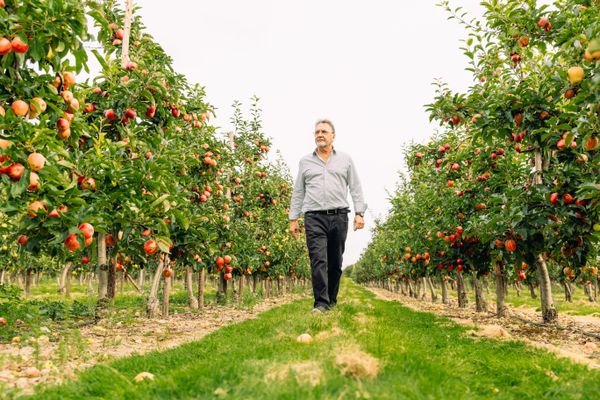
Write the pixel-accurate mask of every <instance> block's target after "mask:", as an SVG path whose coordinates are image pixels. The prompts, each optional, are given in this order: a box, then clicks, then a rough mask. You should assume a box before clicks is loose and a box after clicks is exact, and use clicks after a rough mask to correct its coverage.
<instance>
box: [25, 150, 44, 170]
mask: <svg viewBox="0 0 600 400" xmlns="http://www.w3.org/2000/svg"><path fill="white" fill-rule="evenodd" d="M27 163H28V164H29V168H31V169H32V170H34V171H39V170H40V169H42V168H44V165H45V164H46V157H44V156H43V155H42V154H40V153H31V154H30V155H29V157H27Z"/></svg>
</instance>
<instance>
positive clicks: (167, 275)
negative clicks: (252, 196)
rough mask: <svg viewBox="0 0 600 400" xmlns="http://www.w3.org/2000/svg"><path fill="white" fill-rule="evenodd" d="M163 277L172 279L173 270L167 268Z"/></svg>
mask: <svg viewBox="0 0 600 400" xmlns="http://www.w3.org/2000/svg"><path fill="white" fill-rule="evenodd" d="M162 275H163V277H165V278H170V277H171V276H173V270H172V269H171V268H165V269H164V270H163V273H162Z"/></svg>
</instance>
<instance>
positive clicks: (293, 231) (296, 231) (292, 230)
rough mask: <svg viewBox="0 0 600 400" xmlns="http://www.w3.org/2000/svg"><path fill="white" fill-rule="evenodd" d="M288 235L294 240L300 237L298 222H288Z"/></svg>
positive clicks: (295, 220)
mask: <svg viewBox="0 0 600 400" xmlns="http://www.w3.org/2000/svg"><path fill="white" fill-rule="evenodd" d="M290 233H291V234H292V236H293V237H294V238H296V239H298V236H300V228H298V220H297V219H294V220H291V221H290Z"/></svg>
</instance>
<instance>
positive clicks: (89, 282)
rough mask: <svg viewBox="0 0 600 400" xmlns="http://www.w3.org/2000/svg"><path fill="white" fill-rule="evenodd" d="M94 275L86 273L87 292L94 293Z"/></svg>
mask: <svg viewBox="0 0 600 400" xmlns="http://www.w3.org/2000/svg"><path fill="white" fill-rule="evenodd" d="M94 277H95V276H94V273H93V272H90V273H88V277H87V285H88V292H90V294H91V293H93V292H94Z"/></svg>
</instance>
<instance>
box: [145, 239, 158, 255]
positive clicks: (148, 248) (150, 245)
mask: <svg viewBox="0 0 600 400" xmlns="http://www.w3.org/2000/svg"><path fill="white" fill-rule="evenodd" d="M157 250H158V244H157V243H156V240H154V239H150V240H148V241H147V242H146V243H144V251H145V252H146V254H148V255H151V254H154V253H156V251H157Z"/></svg>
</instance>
